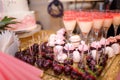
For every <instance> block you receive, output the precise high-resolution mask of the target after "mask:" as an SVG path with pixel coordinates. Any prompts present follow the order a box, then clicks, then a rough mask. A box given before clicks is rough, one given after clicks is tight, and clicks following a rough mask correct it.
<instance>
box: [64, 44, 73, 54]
mask: <svg viewBox="0 0 120 80" xmlns="http://www.w3.org/2000/svg"><path fill="white" fill-rule="evenodd" d="M74 50H75V47H74V45H73V44H71V43H67V44H65V46H64V49H63V52H64V53H68V51H69V53H73V51H74Z"/></svg>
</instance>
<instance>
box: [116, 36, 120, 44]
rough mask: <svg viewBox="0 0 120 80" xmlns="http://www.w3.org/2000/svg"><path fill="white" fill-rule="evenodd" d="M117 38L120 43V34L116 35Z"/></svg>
mask: <svg viewBox="0 0 120 80" xmlns="http://www.w3.org/2000/svg"><path fill="white" fill-rule="evenodd" d="M115 39H116V40H117V42H118V43H120V35H117V36H115Z"/></svg>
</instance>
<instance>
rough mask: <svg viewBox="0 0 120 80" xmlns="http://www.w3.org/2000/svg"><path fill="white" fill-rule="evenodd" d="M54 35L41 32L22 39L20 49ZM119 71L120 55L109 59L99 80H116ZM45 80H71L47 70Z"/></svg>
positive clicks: (49, 32)
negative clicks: (39, 39)
mask: <svg viewBox="0 0 120 80" xmlns="http://www.w3.org/2000/svg"><path fill="white" fill-rule="evenodd" d="M52 33H55V31H52V30H41V31H39V32H37V33H35V34H33V35H32V36H28V37H24V38H20V41H21V45H20V48H21V49H22V50H23V49H25V48H27V47H28V46H29V45H32V44H34V43H38V42H39V41H38V36H40V38H41V40H42V41H46V40H47V39H48V37H49V36H50V34H52ZM43 36H44V37H43ZM33 39H34V42H33ZM28 44H29V45H28ZM110 63H112V64H110ZM119 70H120V55H119V54H118V55H116V56H114V57H112V58H109V59H108V61H107V65H106V67H105V68H104V70H103V72H102V73H101V76H100V77H99V79H97V80H116V76H117V74H118V72H119ZM43 80H70V78H69V77H66V76H63V75H60V76H56V75H54V73H53V71H51V70H47V71H45V72H44V76H43Z"/></svg>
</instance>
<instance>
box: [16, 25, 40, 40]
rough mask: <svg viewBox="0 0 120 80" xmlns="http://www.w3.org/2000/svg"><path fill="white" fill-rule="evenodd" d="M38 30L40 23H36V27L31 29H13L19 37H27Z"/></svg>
mask: <svg viewBox="0 0 120 80" xmlns="http://www.w3.org/2000/svg"><path fill="white" fill-rule="evenodd" d="M40 30H41V25H38V24H37V27H36V28H35V29H33V30H30V31H27V30H25V31H15V33H16V34H17V35H18V37H19V38H25V37H29V36H31V35H33V34H34V33H36V32H38V31H40Z"/></svg>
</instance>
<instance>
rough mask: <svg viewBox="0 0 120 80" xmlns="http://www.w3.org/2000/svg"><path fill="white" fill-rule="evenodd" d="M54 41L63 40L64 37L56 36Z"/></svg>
mask: <svg viewBox="0 0 120 80" xmlns="http://www.w3.org/2000/svg"><path fill="white" fill-rule="evenodd" d="M56 40H65V37H64V36H63V35H59V34H57V35H56Z"/></svg>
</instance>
